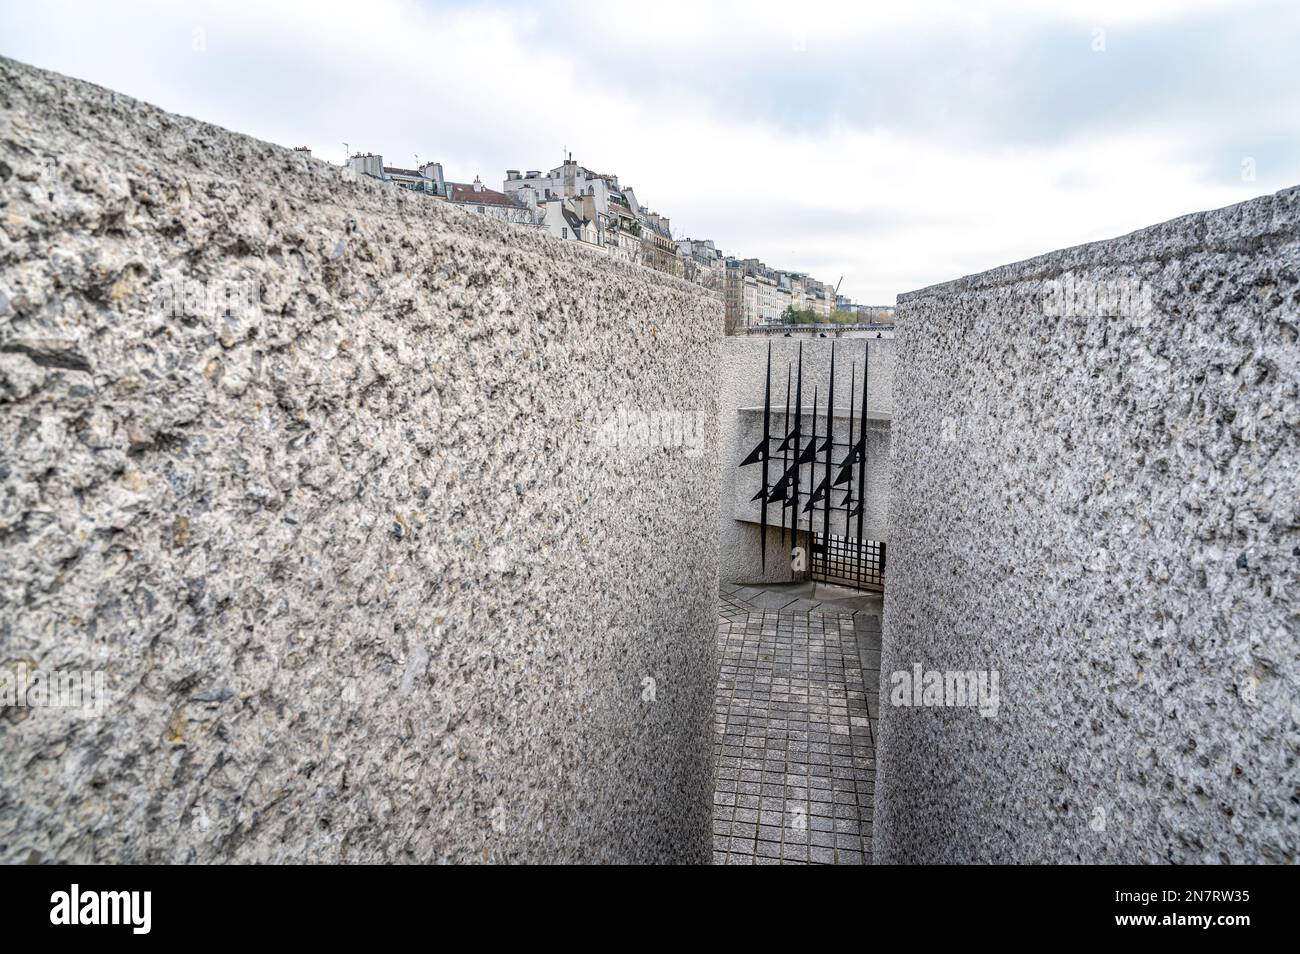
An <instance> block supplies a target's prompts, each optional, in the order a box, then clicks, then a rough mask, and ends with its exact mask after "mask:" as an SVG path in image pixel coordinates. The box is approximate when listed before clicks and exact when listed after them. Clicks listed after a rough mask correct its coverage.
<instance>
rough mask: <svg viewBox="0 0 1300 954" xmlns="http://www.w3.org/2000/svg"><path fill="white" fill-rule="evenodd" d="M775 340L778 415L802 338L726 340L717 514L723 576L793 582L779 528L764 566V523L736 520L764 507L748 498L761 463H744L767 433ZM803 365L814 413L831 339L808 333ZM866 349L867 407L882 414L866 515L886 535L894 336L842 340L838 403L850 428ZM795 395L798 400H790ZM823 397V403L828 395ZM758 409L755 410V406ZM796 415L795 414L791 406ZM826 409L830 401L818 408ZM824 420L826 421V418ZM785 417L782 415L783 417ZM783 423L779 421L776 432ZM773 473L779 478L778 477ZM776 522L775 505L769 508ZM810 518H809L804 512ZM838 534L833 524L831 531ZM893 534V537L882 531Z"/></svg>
mask: <svg viewBox="0 0 1300 954" xmlns="http://www.w3.org/2000/svg"><path fill="white" fill-rule="evenodd" d="M769 340H770V343H771V346H772V408H773V411H774V412H775V411H776V409H777V408H780V414H782V415H784V413H785V385H786V368H787V366H788V365H789V363H790V362H796V363H797V361H798V352H799V344H800V339H797V338H772V339H762V338H749V337H733V336H728V337H726V338H724V339H723V342H722V372H721V379H720V381H719V387H720V393H719V397H718V409H719V414H720V415H721V422H720V425H719V434H720V438H719V455H720V457H721V466H722V482H721V488H720V491H721V496H720V504H719V512H720V514H721V522H720V525H719V551H720V561H721V570H720V572H721V576H722V579H723V580H725V581H727V582H731V583H756V582H789V581H790V580H791V579H792V577H793V574H792V572H791V567H790V554H789V552H788V550H786V549H785V548H784V547H783V546H782V544H781V543H780V542H779V539H778V538H779V536H780V535H779V534H778V533H770V534H769V537H768V545H767V567H766V571H764V569H763V566H762V560H761V559H760V556H761V548H760V544H759V527H758V524H757V523H754V522H745V521H742V520H738V519H736V518H737V516H739V515H743V514H745V513H749V514H750V516H751V518H752V520H757V519H758V517H757V513H758V509H757V508H758V505H757V504H753V505H752V508H753V509H752V511H750V510H749V509H748V508H749V507H750V505H749V503H748V501H749V498H750V497H752V496H753V495H754V493H755V491H756V490H757V489H758V481H759V480H760V479H761V478H760V476H759V474H758V467H757V466H752V467H746V468H744V469H743V470H742V469H741V468H740V467H739V466H738V465H739V464H740V462H741V461H742V460H744V458H745V457H746V456H747V455H748V454H749V452H750V451H752V450H753V449H754V446H755V445H756V444H757V443H758V440H759V438H760V437H761V435H762V415H761V411H762V407H763V378H764V372H765V370H766V367H767V348H768V344H769ZM802 344H803V370H804V402H803V403H804V409H805V413H806V415H810V414H811V412H812V406H813V390H812V389H813V385H814V384H816V385H817V386H818V387H819V388H822V389H825V388H826V386H827V384H828V382H829V379H830V353H831V341H830V339H825V340H823V339H814V340H808V339H802ZM864 349H866V351H867V353H868V355H869V360H870V362H871V364H870V369H869V374H868V381H867V386H868V388H869V394H868V395H867V406H868V409H869V410H870V412H871V413H872V414H873V415H876V414H878V415H880V418H881V419H880V420H879V421H877V422H876V423H875V424H873V429H879V430H880V434H879V435H878V437H877V439H876V440H873V441H871V443H870V446H872V447H875V449H876V451H877V452H876V453H875V454H874V455H872V454H871V453H870V452H869V456H868V467H869V470H870V473H869V475H868V481H867V485H868V488H869V493H868V503H869V507H868V516H869V517H870V518H872V519H871V523H872V524H873V526H876V527H878V528H879V529H878V531H877V532H879V533H881V534H887V528H886V527H883V526H881V525H882V524H883V523H884V521H885V512H886V503H887V501H888V499H889V486H890V480H889V465H888V457H889V433H888V422H887V420H886V419H887V418H888V416H889V415H890V414H891V413H892V411H893V400H894V399H893V378H894V342H893V341H892V340H891V339H887V338H881V339H876V338H870V339H867V340H844V341H840V342H838V343H836V360H835V368H836V375H835V406H836V408H838V409H839V413H841V414H842V415H843V418H844V420H843V423H842V424H840V425H837V426H838V427H840V428H847V426H848V408H849V385H850V379H849V359H850V358H852V360H853V361H855V362H856V364H857V367H858V372H857V373H858V374H861V373H862V354H863V351H864ZM792 400H793V399H792ZM821 400H822V401H823V402H824V401H825V397H824V396H823V397H822V398H821ZM860 400H861V391H860V383H859V393H858V394H857V395H855V396H854V398H853V401H854V406H855V407H856V406H857V402H858V401H860ZM755 408H757V409H758V411H759V413H758V414H757V415H756V414H755V413H754V411H753V409H755ZM792 413H793V412H792ZM820 413H824V404H823V407H822V409H821V411H820ZM820 413H819V420H821V422H822V426H823V427H824V426H825V419H824V418H822V417H820ZM777 420H778V421H779V418H777ZM777 426H778V425H773V431H774V432H775V430H776V428H777ZM772 479H774V478H772ZM769 516H770V517H771V519H772V520H773V521H774V522H775V521H776V519H777V517H776V510H775V508H773V509H772V511H771V513H770V514H769ZM805 522H806V518H805ZM833 522H834V521H833ZM832 532H834V530H832ZM880 538H881V539H888V537H887V536H882V537H880Z"/></svg>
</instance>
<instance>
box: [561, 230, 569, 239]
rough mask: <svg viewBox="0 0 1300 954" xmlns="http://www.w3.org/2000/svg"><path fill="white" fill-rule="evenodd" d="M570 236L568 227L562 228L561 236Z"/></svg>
mask: <svg viewBox="0 0 1300 954" xmlns="http://www.w3.org/2000/svg"><path fill="white" fill-rule="evenodd" d="M568 237H569V230H568V229H560V238H568Z"/></svg>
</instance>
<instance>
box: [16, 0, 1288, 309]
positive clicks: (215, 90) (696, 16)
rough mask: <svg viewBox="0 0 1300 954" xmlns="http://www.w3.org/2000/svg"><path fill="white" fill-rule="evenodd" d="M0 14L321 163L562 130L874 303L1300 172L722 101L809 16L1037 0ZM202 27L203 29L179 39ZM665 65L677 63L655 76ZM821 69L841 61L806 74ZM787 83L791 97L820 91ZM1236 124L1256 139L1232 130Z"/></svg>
mask: <svg viewBox="0 0 1300 954" xmlns="http://www.w3.org/2000/svg"><path fill="white" fill-rule="evenodd" d="M1188 6H1189V4H1188V3H1187V2H1182V3H1173V2H1169V3H1164V2H1156V0H1146V2H1141V0H1125V2H1123V3H1120V2H1118V0H1117V2H1104V3H1100V4H1051V5H1050V16H1054V17H1057V18H1058V19H1060V18H1064V19H1066V20H1069V21H1071V22H1075V21H1077V22H1079V23H1083V24H1091V23H1094V22H1105V23H1121V22H1135V21H1143V20H1152V19H1156V20H1168V19H1171V18H1175V17H1178V16H1182V15H1184V12H1185V11H1186V9H1187V8H1188ZM1221 6H1223V4H1218V3H1209V2H1203V3H1197V4H1195V7H1196V8H1197V9H1202V10H1207V9H1208V10H1211V11H1213V10H1214V9H1218V8H1219V7H1221ZM0 11H2V12H0V26H2V27H3V30H2V32H0V36H3V37H4V40H3V46H4V52H5V53H6V54H8V55H14V56H17V57H18V58H19V59H24V60H27V61H28V62H33V63H35V64H36V65H38V66H45V67H49V68H53V69H57V70H59V71H61V72H66V73H70V74H72V75H75V76H79V77H82V78H86V79H90V80H92V81H94V82H98V83H101V84H103V85H106V86H109V87H112V88H114V89H119V90H121V91H123V92H126V93H128V94H130V95H134V96H138V97H140V98H143V99H146V100H149V101H151V102H156V103H158V104H159V105H161V106H163V107H165V108H168V109H172V110H175V111H178V112H182V113H186V114H189V115H193V116H197V117H199V118H202V119H206V120H209V121H212V122H217V123H219V124H221V125H225V126H228V127H230V128H233V129H236V130H239V131H241V132H247V133H251V134H253V135H256V136H259V137H261V138H265V139H270V140H272V141H275V142H279V143H282V144H284V145H310V146H312V147H313V148H314V149H315V150H316V154H317V155H318V156H321V157H323V158H327V159H330V160H332V161H336V162H337V161H341V159H342V158H343V145H342V143H343V142H344V141H346V142H348V143H349V145H350V146H351V147H352V148H353V149H362V150H371V151H375V152H382V153H384V154H385V156H386V157H387V158H388V159H389V161H391V162H395V163H401V164H407V163H409V162H413V161H414V154H416V153H419V155H420V157H421V158H422V159H437V160H438V161H441V162H442V163H443V165H444V167H445V168H446V171H447V174H448V176H449V177H450V178H453V179H458V180H468V179H472V178H473V177H474V175H475V174H479V175H481V176H482V177H483V179H484V181H485V182H488V183H489V184H493V183H496V182H499V180H500V179H501V178H502V177H503V175H504V170H505V169H506V168H519V169H528V168H539V169H545V168H549V167H551V166H553V165H555V164H556V163H558V161H559V159H560V156H561V150H562V149H563V148H565V147H567V148H568V149H570V150H572V151H573V153H574V155H575V157H576V158H578V160H579V161H581V162H583V163H584V164H586V165H589V166H591V167H592V168H596V169H599V170H601V171H608V172H615V173H617V174H618V175H619V176H620V178H621V179H622V181H623V182H624V183H627V184H631V185H634V186H635V187H636V190H637V194H638V196H639V197H640V198H641V199H642V200H643V201H645V202H647V203H649V204H650V205H651V206H652V207H654V208H656V209H657V210H659V211H661V212H662V213H664V214H666V215H669V216H670V217H671V218H672V220H673V224H674V227H675V229H676V230H677V231H678V233H679V234H683V233H689V234H691V235H694V236H696V237H712V238H714V239H715V240H716V241H718V242H719V244H720V245H721V246H722V247H724V248H725V249H726V250H727V251H728V252H730V253H734V254H738V255H741V256H758V257H760V258H763V259H765V260H766V261H768V262H769V264H772V265H775V266H777V267H785V268H798V269H803V270H808V271H811V272H812V273H813V274H814V275H816V276H817V277H819V278H821V279H823V280H827V281H831V282H834V281H835V280H836V279H838V278H839V277H840V275H843V276H844V284H843V288H842V291H844V292H845V293H847V294H849V295H851V296H852V297H854V298H856V299H858V300H860V301H868V302H872V303H884V302H889V301H892V299H893V296H894V294H895V293H898V292H902V291H907V290H910V289H913V288H916V287H920V286H923V285H925V284H929V283H932V282H936V281H942V280H946V279H949V278H955V277H958V276H959V275H961V274H966V273H969V272H973V271H978V270H982V269H984V268H989V267H992V266H995V265H998V264H1003V263H1005V262H1009V261H1012V260H1015V259H1018V258H1023V257H1027V256H1030V255H1033V254H1037V253H1040V252H1045V251H1049V250H1051V249H1053V248H1057V247H1060V246H1064V245H1072V244H1077V243H1079V242H1083V241H1088V240H1092V239H1097V238H1104V237H1108V236H1111V235H1115V234H1118V233H1122V232H1125V231H1129V230H1131V229H1134V228H1138V227H1141V226H1143V225H1147V224H1151V223H1153V222H1157V221H1161V220H1163V219H1166V218H1169V217H1172V216H1174V215H1177V214H1181V213H1184V212H1190V211H1194V210H1197V209H1201V208H1208V207H1214V206H1218V205H1223V204H1227V203H1229V202H1233V201H1237V200H1240V199H1244V198H1247V197H1248V196H1250V195H1253V194H1258V193H1261V192H1264V191H1269V190H1270V189H1271V188H1278V187H1281V186H1283V185H1287V184H1290V183H1289V182H1287V181H1286V175H1287V174H1288V173H1291V174H1292V175H1294V170H1288V169H1286V168H1273V169H1269V168H1268V167H1267V166H1265V167H1264V168H1262V169H1261V175H1260V180H1259V181H1257V182H1252V183H1242V182H1239V181H1237V182H1233V181H1232V177H1231V175H1226V174H1224V170H1222V169H1218V170H1217V171H1216V170H1213V169H1210V168H1209V166H1210V165H1212V164H1213V163H1216V162H1217V163H1219V164H1223V163H1225V162H1227V160H1225V159H1223V158H1217V159H1216V158H1215V157H1214V156H1211V155H1209V154H1208V151H1207V154H1206V155H1204V156H1201V157H1199V158H1198V157H1197V155H1196V152H1197V151H1196V149H1194V148H1193V149H1190V150H1189V138H1188V137H1189V135H1191V134H1190V133H1189V131H1188V130H1189V129H1200V130H1201V131H1202V132H1201V134H1202V135H1203V134H1204V130H1205V129H1206V128H1207V127H1210V128H1212V127H1213V126H1214V123H1215V122H1216V118H1215V117H1214V116H1213V115H1209V116H1195V117H1193V120H1188V121H1184V122H1182V123H1181V124H1175V123H1173V122H1170V121H1167V120H1165V118H1164V117H1162V116H1151V117H1149V118H1148V119H1149V121H1147V122H1145V123H1139V124H1132V123H1130V124H1120V123H1115V124H1114V125H1113V126H1112V127H1108V128H1101V129H1098V128H1096V127H1095V126H1094V127H1092V128H1090V129H1088V131H1087V132H1086V133H1084V132H1082V131H1081V132H1079V133H1078V134H1077V135H1075V134H1071V132H1070V130H1069V129H1068V128H1067V129H1066V130H1065V132H1064V134H1062V135H1057V136H1053V137H1043V138H1042V139H1041V141H1029V142H1016V141H1012V140H1009V139H999V138H998V137H997V136H991V137H989V138H988V139H987V140H985V141H980V142H977V143H974V144H972V143H971V142H969V141H968V140H967V139H961V140H960V141H959V140H958V137H955V136H954V137H949V136H945V135H943V132H942V127H943V123H944V118H945V116H948V115H950V114H951V113H952V111H953V110H954V109H956V107H955V106H954V105H953V103H952V102H949V101H948V100H947V99H944V98H943V97H942V95H941V94H942V87H937V88H936V93H935V94H934V96H933V97H932V98H931V99H929V100H928V101H927V102H925V104H924V106H925V108H926V109H927V111H928V112H929V113H930V114H931V115H930V117H929V118H930V119H931V120H933V121H932V122H929V123H927V124H924V125H919V126H917V127H915V128H912V127H908V128H902V127H901V126H898V127H893V126H890V125H888V124H887V123H886V124H882V122H880V121H878V122H874V123H863V122H860V121H849V120H848V119H844V118H841V119H836V118H835V116H834V114H833V113H832V114H829V116H828V118H827V119H826V121H824V122H818V123H808V124H805V125H802V126H801V125H797V124H796V125H794V126H792V125H791V124H789V123H781V122H776V121H773V120H772V118H771V116H769V115H765V114H764V111H763V110H761V109H753V108H744V109H742V108H734V107H735V106H737V105H740V106H750V107H752V106H753V105H754V103H753V102H752V98H753V97H757V96H764V95H772V94H771V92H770V87H768V86H765V85H764V84H763V83H762V82H761V80H762V79H763V75H762V74H763V71H764V69H765V68H766V67H765V57H769V56H775V55H778V54H779V55H781V56H786V57H788V56H789V55H790V53H791V52H792V48H791V44H792V42H793V41H798V40H799V38H800V37H801V36H803V35H805V34H806V36H807V39H808V46H809V48H810V51H811V52H810V54H809V55H812V56H816V55H820V54H819V53H818V49H817V44H818V42H819V41H820V40H822V39H825V40H827V41H828V43H829V45H831V46H833V48H834V50H835V51H837V52H836V54H835V55H836V56H845V55H846V53H845V51H846V50H848V51H851V50H852V45H853V43H854V42H855V38H860V37H868V36H870V37H876V38H879V37H880V36H881V35H882V34H887V33H890V32H891V31H901V32H900V33H899V36H900V40H899V42H903V41H904V39H905V40H906V42H909V43H916V42H917V40H916V37H917V36H918V35H921V36H924V29H925V28H929V27H933V28H934V29H935V30H939V29H941V28H942V29H944V30H951V29H952V27H953V24H954V23H956V24H959V25H960V24H962V23H970V24H972V25H974V26H978V25H979V24H981V23H983V24H986V25H987V21H988V19H989V18H990V16H994V15H996V16H998V17H1003V18H1005V17H1007V16H1010V15H1019V16H1022V17H1024V18H1025V21H1026V22H1027V23H1028V22H1038V21H1039V20H1041V19H1042V17H1044V16H1045V14H1044V4H1041V3H1030V2H1029V0H1015V2H1007V3H1002V4H999V5H997V6H996V8H994V10H993V12H992V13H990V11H989V9H987V8H977V7H976V6H975V5H973V4H971V3H966V2H956V0H952V2H944V3H937V4H930V5H925V6H924V7H922V6H921V5H918V4H899V3H889V4H880V5H876V6H873V7H872V8H871V9H870V10H864V9H863V8H862V7H861V5H859V4H825V3H816V2H814V3H801V4H799V5H798V9H797V13H796V14H792V13H791V7H790V5H789V4H749V3H746V4H739V5H737V4H716V5H715V4H700V3H695V2H692V3H677V2H676V0H673V2H672V3H668V4H659V5H657V6H656V7H654V8H648V7H636V8H633V7H616V6H614V5H611V4H607V3H594V2H591V3H588V2H583V3H562V4H559V5H557V6H554V7H548V6H546V5H544V4H541V3H536V4H530V5H528V6H527V7H519V8H511V7H499V8H478V7H473V8H467V7H456V6H451V7H442V8H432V7H425V6H421V5H418V4H415V3H413V2H404V0H369V2H367V3H365V4H357V3H355V2H353V3H348V4H332V3H319V2H317V3H265V2H258V3H241V2H225V3H203V4H197V5H186V6H178V5H173V4H169V3H161V2H138V3H134V4H129V5H128V4H118V5H114V6H112V7H109V6H108V5H94V6H83V5H80V4H61V3H56V2H48V0H47V2H45V3H42V4H30V3H9V2H6V3H4V4H3V6H0ZM918 30H920V31H921V33H920V34H918ZM195 31H202V37H203V44H202V45H203V49H202V50H195V49H194V46H195V44H194V37H195V36H196V34H195ZM1086 32H1087V31H1084V33H1085V34H1086ZM1081 36H1082V34H1081ZM830 41H833V43H830ZM1081 42H1082V41H1081ZM994 50H995V51H996V52H997V54H998V55H996V56H989V57H987V58H985V59H983V60H981V61H980V62H979V63H978V64H977V66H978V69H971V70H968V71H967V72H966V73H964V74H962V75H963V76H964V77H965V80H964V82H969V83H984V84H987V87H988V92H987V93H981V94H979V95H978V96H977V97H976V99H975V102H976V103H977V104H978V103H980V102H982V101H983V99H987V101H988V105H987V108H988V109H989V110H990V113H989V114H988V117H987V119H993V118H998V117H997V113H996V110H997V109H998V108H1000V107H1001V106H1003V105H1005V104H1004V103H1003V102H1002V101H1000V100H998V99H997V98H996V97H995V96H994V93H993V92H992V91H993V90H994V89H996V87H997V82H998V80H999V77H1000V76H1001V74H1002V73H1003V72H1004V71H1005V70H1007V69H1010V68H1011V66H1012V65H1014V63H1013V61H1014V60H1015V57H1016V55H1017V54H1016V50H1015V49H1014V48H1011V47H1010V46H1008V47H1007V48H1005V49H997V48H996V47H994ZM724 51H725V53H726V55H727V56H729V57H730V58H731V62H732V63H733V65H734V63H735V62H736V58H737V57H739V59H740V61H741V63H742V64H749V63H750V60H751V59H752V70H753V74H754V75H753V80H752V83H751V84H750V85H744V84H743V83H742V85H741V86H740V87H739V92H732V93H731V94H730V95H732V96H733V97H734V96H740V97H742V99H743V98H744V97H750V99H749V100H746V101H744V102H741V103H739V104H737V103H736V101H735V100H734V99H732V100H730V101H729V100H728V97H726V96H715V95H708V93H709V92H710V84H712V83H714V82H715V81H716V78H717V77H716V75H715V71H714V65H715V60H716V58H717V57H718V56H720V55H722V53H723V52H724ZM597 52H599V53H600V54H601V56H599V57H598V56H596V55H595V54H596V53H597ZM611 52H612V56H611ZM903 52H904V53H906V54H907V55H908V59H907V60H905V62H907V61H910V60H914V61H915V63H916V69H918V70H926V69H930V68H933V67H934V64H932V63H930V61H929V60H927V55H930V53H931V51H927V50H926V49H924V48H922V47H917V48H916V49H915V50H912V49H911V48H908V49H907V50H904V51H903ZM1108 55H1109V54H1108ZM659 56H663V57H667V58H668V59H666V60H662V61H661V60H657V59H656V57H659ZM661 62H664V63H670V64H672V69H673V70H677V71H679V72H675V73H674V74H673V75H671V76H668V75H662V74H660V73H657V72H656V70H657V69H659V68H660V67H659V66H658V65H656V64H659V63H661ZM848 62H850V61H846V64H847V63H848ZM597 63H599V68H597V66H596V65H594V64H597ZM610 64H612V65H610ZM681 64H686V65H687V67H688V68H687V69H685V73H686V75H682V72H680V71H681V70H682V69H683V68H682V66H681ZM848 70H849V66H848V65H846V66H845V72H844V75H845V76H848ZM827 77H829V80H828V79H827ZM835 77H836V70H835V69H832V70H830V71H829V72H827V73H826V76H819V77H817V78H816V82H826V81H829V82H834V81H835ZM796 78H797V77H796ZM924 78H926V77H923V76H910V75H908V74H907V73H906V72H905V71H901V72H900V73H899V75H897V77H896V78H895V81H896V85H895V86H893V87H891V88H885V89H881V90H878V91H876V95H879V96H882V97H890V96H901V95H902V94H903V93H904V92H906V91H907V89H908V85H909V84H912V85H915V83H916V82H918V81H919V80H921V79H924ZM669 81H671V84H670V83H669ZM810 82H812V81H810ZM665 89H670V91H671V92H670V93H668V94H666V93H665ZM782 95H788V96H789V97H790V102H792V103H793V104H794V106H795V107H797V106H798V105H799V97H800V96H807V97H810V99H815V98H816V97H817V95H818V89H817V88H816V87H813V88H811V89H809V90H807V91H796V92H793V93H789V94H782ZM981 97H983V99H981ZM1063 108H1064V107H1063ZM966 118H967V117H962V116H959V115H952V120H953V121H954V122H956V121H957V120H958V119H966ZM969 118H970V120H971V121H973V122H981V121H985V120H982V119H981V116H980V115H975V116H973V117H969ZM936 127H937V128H938V130H939V131H938V132H935V129H936ZM1270 132H1272V131H1271V130H1263V131H1262V133H1263V134H1267V133H1270ZM1243 141H1244V142H1246V145H1243V147H1242V148H1243V149H1246V148H1249V142H1250V140H1249V137H1243ZM1189 156H1190V157H1191V158H1189ZM1229 158H1231V160H1232V162H1233V163H1235V162H1236V159H1235V157H1229ZM1275 165H1276V164H1275ZM1230 171H1231V170H1229V172H1230ZM1211 173H1213V174H1211ZM1270 176H1271V178H1270Z"/></svg>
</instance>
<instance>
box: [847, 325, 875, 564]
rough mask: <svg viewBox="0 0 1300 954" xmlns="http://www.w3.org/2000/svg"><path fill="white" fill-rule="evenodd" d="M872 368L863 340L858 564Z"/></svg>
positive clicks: (869, 353)
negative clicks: (868, 386)
mask: <svg viewBox="0 0 1300 954" xmlns="http://www.w3.org/2000/svg"><path fill="white" fill-rule="evenodd" d="M870 369H871V345H870V343H869V342H866V341H864V342H862V430H861V433H860V434H859V436H858V446H859V448H860V450H861V453H860V454H859V456H858V508H857V510H856V511H855V513H853V514H850V516H856V517H857V518H858V565H859V566H861V565H862V518H863V516H864V513H863V512H864V511H865V510H866V509H867V376H868V374H869V373H870Z"/></svg>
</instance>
